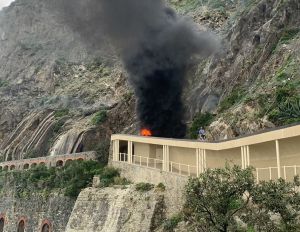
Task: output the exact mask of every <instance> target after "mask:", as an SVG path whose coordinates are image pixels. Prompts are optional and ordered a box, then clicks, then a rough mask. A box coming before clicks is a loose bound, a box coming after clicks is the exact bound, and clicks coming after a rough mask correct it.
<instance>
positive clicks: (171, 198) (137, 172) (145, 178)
mask: <svg viewBox="0 0 300 232" xmlns="http://www.w3.org/2000/svg"><path fill="white" fill-rule="evenodd" d="M111 165H113V166H114V167H115V168H118V169H120V170H121V174H122V176H124V177H125V178H127V179H128V180H131V181H132V182H134V183H139V182H146V183H151V184H155V185H157V184H159V183H163V184H164V185H165V186H166V191H165V203H166V206H167V209H166V213H167V215H168V216H172V215H173V214H174V213H176V212H179V211H180V210H181V209H182V206H183V204H184V189H185V185H186V184H187V182H188V177H187V176H181V175H177V174H174V173H168V172H163V171H160V170H158V169H152V168H147V167H143V166H137V165H131V164H128V163H123V162H114V161H112V163H111Z"/></svg>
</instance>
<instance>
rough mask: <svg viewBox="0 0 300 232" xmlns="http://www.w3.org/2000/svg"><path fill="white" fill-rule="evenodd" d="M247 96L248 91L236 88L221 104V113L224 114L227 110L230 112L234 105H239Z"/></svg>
mask: <svg viewBox="0 0 300 232" xmlns="http://www.w3.org/2000/svg"><path fill="white" fill-rule="evenodd" d="M245 95H246V91H245V89H243V88H235V89H233V91H232V92H231V93H230V95H229V96H227V97H226V98H225V99H224V100H223V101H222V102H221V103H220V108H219V112H220V113H221V112H224V111H225V110H228V109H229V108H230V107H232V106H233V105H235V104H237V103H239V102H240V101H241V100H242V99H243V98H244V97H245Z"/></svg>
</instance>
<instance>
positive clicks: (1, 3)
mask: <svg viewBox="0 0 300 232" xmlns="http://www.w3.org/2000/svg"><path fill="white" fill-rule="evenodd" d="M13 1H14V0H0V10H1V9H2V8H3V7H5V6H9V4H10V3H11V2H13Z"/></svg>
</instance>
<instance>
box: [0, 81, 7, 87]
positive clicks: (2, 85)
mask: <svg viewBox="0 0 300 232" xmlns="http://www.w3.org/2000/svg"><path fill="white" fill-rule="evenodd" d="M6 86H8V81H5V80H0V88H1V87H6Z"/></svg>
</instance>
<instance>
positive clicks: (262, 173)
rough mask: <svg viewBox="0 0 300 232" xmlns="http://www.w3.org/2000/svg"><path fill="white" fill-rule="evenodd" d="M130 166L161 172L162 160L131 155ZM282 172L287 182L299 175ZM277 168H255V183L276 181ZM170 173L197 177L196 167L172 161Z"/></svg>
mask: <svg viewBox="0 0 300 232" xmlns="http://www.w3.org/2000/svg"><path fill="white" fill-rule="evenodd" d="M132 159H133V160H132V164H133V165H138V166H144V167H147V168H154V169H158V170H163V160H160V159H154V158H149V157H145V156H139V155H133V158H132ZM119 162H126V163H128V154H126V153H120V154H119ZM281 169H282V171H283V179H284V180H287V181H291V180H293V178H294V177H295V176H297V175H300V166H299V165H294V166H281ZM277 171H278V170H277V167H266V168H256V169H255V171H254V175H255V177H256V181H257V182H259V181H262V180H275V179H278V174H277V173H278V172H277ZM168 172H170V173H175V174H179V175H183V176H194V177H196V176H197V167H196V166H193V165H188V164H180V163H175V162H173V161H170V162H169V171H168Z"/></svg>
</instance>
